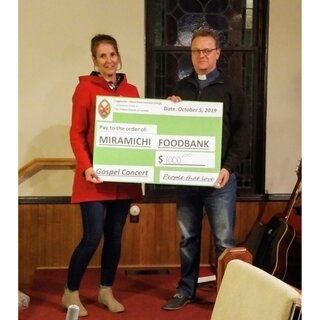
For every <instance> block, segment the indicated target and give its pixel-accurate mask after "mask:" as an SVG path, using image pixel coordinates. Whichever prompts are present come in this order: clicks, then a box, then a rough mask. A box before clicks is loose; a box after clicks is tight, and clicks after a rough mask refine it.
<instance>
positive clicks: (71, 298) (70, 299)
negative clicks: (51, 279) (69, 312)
mask: <svg viewBox="0 0 320 320" xmlns="http://www.w3.org/2000/svg"><path fill="white" fill-rule="evenodd" d="M61 302H62V305H63V306H64V307H65V308H66V309H68V307H69V306H70V305H71V304H75V305H77V306H78V307H79V309H80V310H79V317H85V316H87V315H88V311H87V310H86V309H85V307H84V306H83V305H82V303H81V301H80V298H79V291H70V290H68V289H65V290H64V294H63V296H62V300H61Z"/></svg>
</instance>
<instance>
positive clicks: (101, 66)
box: [62, 34, 142, 316]
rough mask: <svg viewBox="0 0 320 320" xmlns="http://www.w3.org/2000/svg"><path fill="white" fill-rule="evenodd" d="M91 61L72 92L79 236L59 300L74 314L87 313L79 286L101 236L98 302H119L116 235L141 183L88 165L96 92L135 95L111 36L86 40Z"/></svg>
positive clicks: (114, 307)
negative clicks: (111, 177) (113, 178)
mask: <svg viewBox="0 0 320 320" xmlns="http://www.w3.org/2000/svg"><path fill="white" fill-rule="evenodd" d="M91 54H92V59H93V63H94V66H95V68H96V70H97V71H93V72H92V73H91V74H90V75H88V76H81V77H79V83H78V85H77V87H76V89H75V92H74V94H73V98H72V102H73V109H72V124H71V128H70V142H71V146H72V150H73V153H74V155H75V158H76V163H77V165H76V171H75V176H74V182H73V191H72V198H71V202H72V203H79V204H80V208H81V216H82V223H83V237H82V239H81V241H80V243H79V244H78V246H77V247H76V248H75V250H74V252H73V254H72V256H71V259H70V264H69V269H68V277H67V284H66V288H65V291H64V294H63V297H62V304H63V306H64V307H65V308H68V306H69V305H71V304H76V305H78V306H79V308H80V312H79V316H86V315H88V312H87V310H86V309H85V307H84V306H83V305H82V303H81V301H80V298H79V288H80V283H81V280H82V278H83V275H84V273H85V271H86V269H87V266H88V264H89V262H90V260H91V258H92V256H93V254H94V253H95V251H96V249H97V247H98V245H99V242H100V240H101V237H102V236H103V237H104V243H103V248H102V255H101V275H100V288H99V295H98V301H99V302H100V303H101V304H103V305H104V306H106V307H107V308H108V309H109V310H110V311H112V312H122V311H124V307H123V305H122V304H121V303H119V302H118V301H117V300H116V299H115V298H114V296H113V293H112V285H113V283H114V279H115V274H116V270H117V267H118V263H119V260H120V253H121V235H122V230H123V227H124V224H125V221H126V217H127V214H128V211H129V206H130V203H131V202H132V201H133V200H137V199H139V198H141V196H142V192H141V185H140V184H129V183H116V182H103V181H101V180H100V178H99V177H98V176H97V174H96V173H95V171H94V169H93V167H92V155H93V140H94V124H95V109H96V96H97V95H105V96H126V97H139V93H138V90H137V88H136V87H135V86H133V85H132V84H129V83H128V82H127V79H126V76H125V74H123V73H117V70H118V68H119V67H120V68H121V57H120V54H119V50H118V45H117V41H116V40H115V39H114V38H113V37H111V36H109V35H104V34H98V35H96V36H95V37H93V38H92V39H91Z"/></svg>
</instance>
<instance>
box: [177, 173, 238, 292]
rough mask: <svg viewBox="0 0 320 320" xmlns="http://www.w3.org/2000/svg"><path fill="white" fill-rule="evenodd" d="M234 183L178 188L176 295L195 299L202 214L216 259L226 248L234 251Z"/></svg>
mask: <svg viewBox="0 0 320 320" xmlns="http://www.w3.org/2000/svg"><path fill="white" fill-rule="evenodd" d="M236 191H237V181H236V177H235V174H231V175H230V179H229V181H228V183H227V184H226V185H225V187H223V188H222V189H215V188H213V187H179V188H178V193H177V195H178V197H177V219H178V225H179V228H180V232H181V242H180V259H181V279H180V282H179V285H178V290H177V292H179V293H181V294H183V295H184V296H186V297H189V298H194V296H195V293H196V287H197V282H198V276H199V266H200V252H201V231H202V219H203V214H204V210H203V209H205V212H206V214H207V217H208V221H209V225H210V228H211V232H212V235H213V240H214V244H215V252H216V259H217V258H218V257H219V255H220V254H221V253H222V252H223V251H224V249H225V248H230V247H234V245H235V242H234V235H233V231H234V224H235V206H236Z"/></svg>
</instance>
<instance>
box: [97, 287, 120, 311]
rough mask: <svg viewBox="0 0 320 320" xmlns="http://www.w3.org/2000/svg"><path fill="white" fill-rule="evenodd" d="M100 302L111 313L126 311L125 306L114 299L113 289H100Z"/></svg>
mask: <svg viewBox="0 0 320 320" xmlns="http://www.w3.org/2000/svg"><path fill="white" fill-rule="evenodd" d="M98 301H99V302H100V303H102V304H103V305H104V306H106V307H107V308H108V309H109V310H110V311H111V312H123V311H124V306H123V305H122V304H121V303H120V302H118V301H117V300H116V299H115V298H114V296H113V293H112V289H111V287H103V288H100V290H99V296H98Z"/></svg>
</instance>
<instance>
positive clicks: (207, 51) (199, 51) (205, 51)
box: [191, 48, 219, 56]
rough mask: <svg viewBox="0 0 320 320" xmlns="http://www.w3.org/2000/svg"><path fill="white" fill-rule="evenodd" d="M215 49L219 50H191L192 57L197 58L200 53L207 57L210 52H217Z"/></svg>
mask: <svg viewBox="0 0 320 320" xmlns="http://www.w3.org/2000/svg"><path fill="white" fill-rule="evenodd" d="M217 49H219V48H213V49H208V48H206V49H193V50H191V53H192V54H194V55H197V56H199V55H200V54H201V52H202V53H203V54H204V55H205V56H208V55H209V54H210V53H211V52H213V51H214V50H217Z"/></svg>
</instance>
